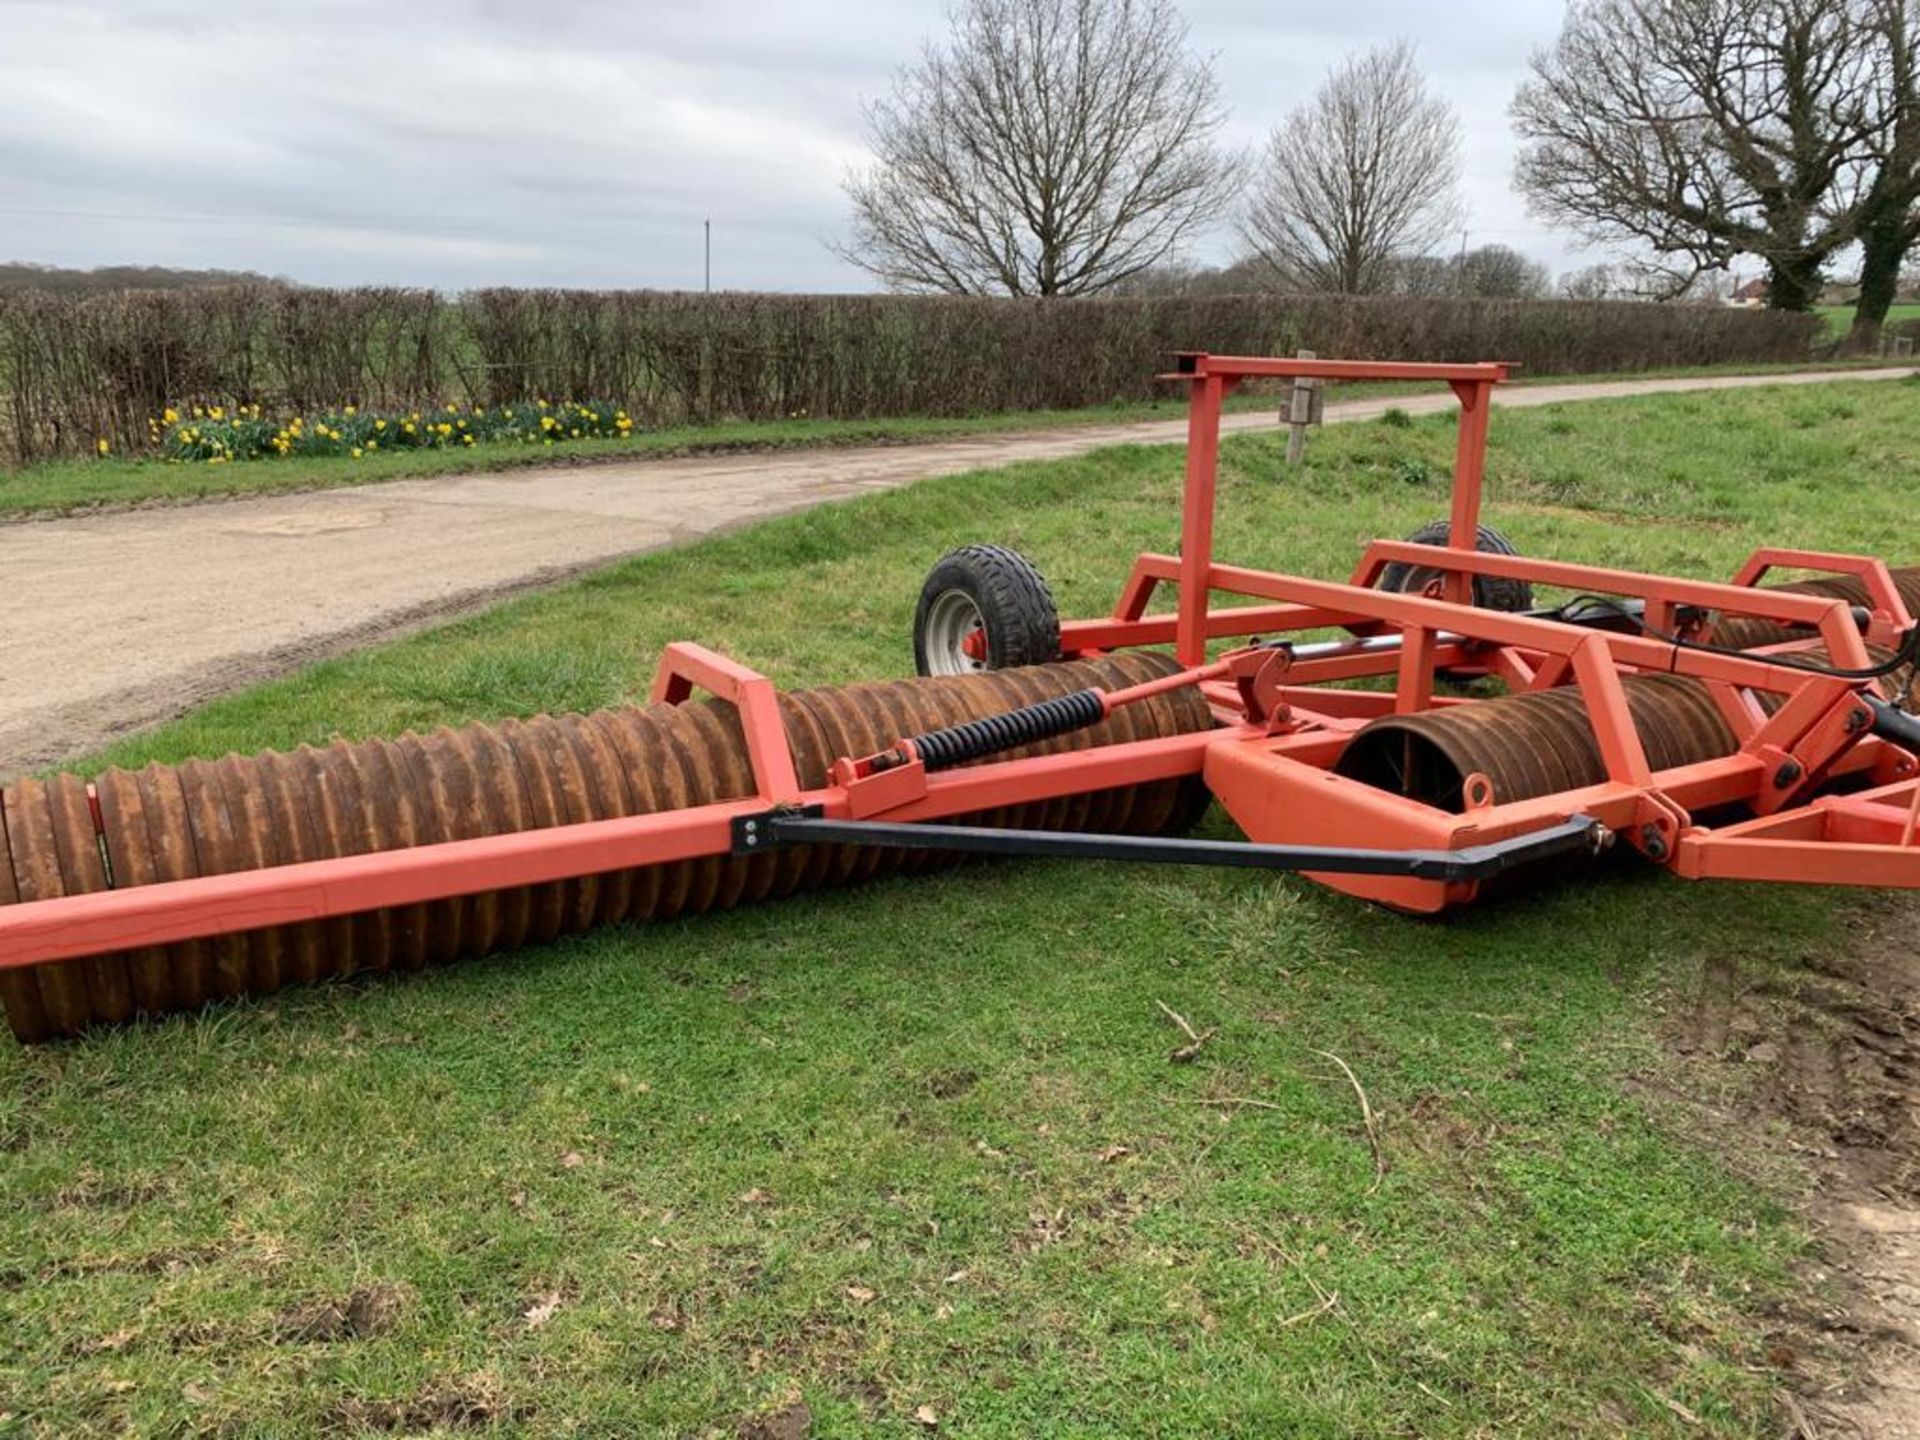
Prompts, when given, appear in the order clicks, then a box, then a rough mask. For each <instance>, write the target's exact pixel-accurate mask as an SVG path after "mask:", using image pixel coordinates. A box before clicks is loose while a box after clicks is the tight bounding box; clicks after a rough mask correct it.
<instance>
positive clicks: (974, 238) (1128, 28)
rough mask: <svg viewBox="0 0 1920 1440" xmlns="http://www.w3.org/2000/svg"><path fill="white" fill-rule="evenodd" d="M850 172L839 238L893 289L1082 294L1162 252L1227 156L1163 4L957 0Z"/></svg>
mask: <svg viewBox="0 0 1920 1440" xmlns="http://www.w3.org/2000/svg"><path fill="white" fill-rule="evenodd" d="M951 20H952V33H951V34H950V36H949V37H948V39H947V42H946V44H945V45H944V46H935V45H929V46H928V48H927V50H926V52H925V53H924V54H923V55H922V56H921V59H920V61H919V63H918V64H916V65H913V66H910V67H908V68H906V69H904V70H903V71H901V72H900V74H899V75H898V76H896V78H895V80H894V85H893V90H892V93H891V94H890V95H889V96H888V98H886V99H884V100H881V101H877V102H875V103H873V104H870V105H869V106H868V107H867V111H866V119H867V131H868V138H869V140H870V142H871V144H872V146H873V150H874V155H875V161H874V164H873V165H872V166H871V167H870V168H868V169H866V170H863V171H860V172H857V173H855V174H852V175H850V176H849V177H848V179H847V181H846V191H847V195H848V197H849V198H850V199H851V200H852V202H853V211H854V219H853V233H852V237H851V239H850V240H849V241H848V242H847V243H846V244H845V245H842V246H836V247H835V248H836V249H837V250H838V252H839V253H840V254H841V255H843V256H845V257H846V258H847V259H849V260H851V261H853V262H854V263H855V264H857V265H860V266H862V267H863V268H865V269H866V270H868V271H870V272H871V273H873V274H874V275H877V276H878V277H880V279H881V280H883V281H885V282H886V284H887V285H888V286H889V287H891V288H893V289H897V290H915V291H940V292H946V293H950V294H959V295H990V294H1005V295H1085V294H1089V293H1092V292H1095V291H1099V290H1104V289H1107V288H1109V287H1111V286H1113V285H1115V284H1118V283H1119V282H1121V281H1123V280H1125V279H1127V278H1128V277H1129V276H1132V275H1136V274H1138V273H1140V272H1141V271H1144V270H1146V269H1148V268H1149V267H1151V266H1154V265H1158V264H1161V263H1163V262H1165V261H1167V260H1168V259H1170V258H1172V257H1173V256H1175V255H1176V254H1177V253H1178V252H1179V250H1180V248H1181V246H1182V244H1183V242H1185V241H1186V240H1187V239H1188V238H1189V237H1190V236H1191V235H1192V233H1193V232H1194V231H1195V230H1196V229H1197V228H1199V227H1201V226H1203V225H1205V224H1206V223H1208V222H1210V221H1211V220H1212V219H1213V218H1214V216H1215V215H1216V214H1217V213H1218V211H1219V210H1220V209H1221V207H1222V206H1223V205H1224V204H1225V203H1226V200H1227V196H1228V194H1229V192H1230V190H1231V187H1232V179H1233V171H1234V162H1233V161H1232V159H1231V158H1230V157H1227V156H1225V155H1223V154H1222V153H1221V151H1220V150H1219V149H1218V147H1217V146H1216V145H1215V143H1214V141H1215V136H1216V133H1217V132H1218V130H1219V128H1220V126H1221V124H1222V123H1223V122H1224V120H1225V118H1226V112H1225V111H1224V110H1223V108H1222V107H1221V104H1220V100H1219V87H1218V84H1217V82H1216V81H1215V78H1214V74H1213V67H1212V64H1211V62H1210V61H1208V60H1205V59H1201V58H1197V57H1195V56H1193V55H1191V54H1189V52H1188V50H1187V45H1186V25H1185V23H1184V22H1183V21H1182V20H1181V19H1180V17H1179V16H1178V14H1177V13H1176V12H1175V10H1174V8H1173V6H1172V4H1171V3H1169V0H958V3H957V5H956V7H955V9H954V10H953V12H952V16H951Z"/></svg>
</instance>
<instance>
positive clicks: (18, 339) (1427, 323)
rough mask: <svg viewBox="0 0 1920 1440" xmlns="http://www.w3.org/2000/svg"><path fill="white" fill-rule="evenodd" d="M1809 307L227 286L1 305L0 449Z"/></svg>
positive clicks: (1417, 347) (1624, 346) (1784, 357)
mask: <svg viewBox="0 0 1920 1440" xmlns="http://www.w3.org/2000/svg"><path fill="white" fill-rule="evenodd" d="M1819 330H1820V322H1819V320H1818V319H1817V317H1814V316H1801V315H1783V314H1777V313H1773V312H1767V311H1753V310H1735V309H1728V308H1721V307H1714V306H1694V305H1686V306H1677V305H1640V304H1630V303H1625V302H1618V301H1553V300H1548V301H1524V300H1467V299H1461V300H1452V299H1405V298H1355V297H1345V296H1329V295H1304V296H1273V295H1253V296H1231V297H1227V296H1222V297H1211V296H1210V297H1204V298H1196V297H1168V298H1162V299H1107V300H1101V299H1095V300H987V299H946V298H933V297H921V296H893V295H846V296H841V295H761V294H720V295H699V294H685V293H676V292H663V291H648V290H627V291H584V290H507V289H498V290H479V291H474V292H471V293H469V294H466V295H461V296H457V297H451V298H449V297H443V296H440V295H438V294H435V293H434V292H431V291H424V290H400V289H382V288H371V287H369V288H363V289H355V290H310V289H300V288H294V287H290V286H279V285H235V286H230V287H221V288H214V289H206V290H194V291H128V292H121V293H115V294H106V295H59V294H48V293H40V292H24V293H19V294H12V295H0V454H7V455H10V456H12V457H13V458H15V459H17V460H19V461H21V462H25V461H29V460H34V459H39V458H43V457H46V456H52V455H61V454H68V455H72V454H83V453H92V452H93V450H94V448H95V446H96V444H97V442H98V441H99V440H101V439H105V440H108V441H109V442H110V443H111V445H112V446H113V447H114V448H115V449H116V450H131V449H139V448H141V447H144V446H146V445H147V444H148V435H149V429H148V424H147V422H148V420H149V418H150V417H152V416H154V415H157V414H159V413H160V412H161V410H162V409H164V407H166V406H167V405H174V406H185V405H189V404H194V403H199V404H207V405H212V404H218V405H222V406H239V405H248V404H260V405H264V406H267V407H268V408H270V409H276V410H288V411H293V412H305V411H309V410H320V409H324V408H327V407H331V406H336V405H344V404H347V403H352V404H356V405H360V406H367V407H381V408H392V409H407V408H424V407H426V406H429V405H435V404H440V403H444V402H446V401H449V400H461V401H466V402H469V403H477V404H482V405H488V406H497V405H501V404H508V403H520V402H524V401H528V400H537V399H540V398H542V397H548V398H550V397H554V396H578V395H592V396H596V397H601V398H604V399H607V400H610V401H612V402H615V403H617V404H620V405H623V406H624V407H626V409H627V410H628V411H629V412H631V414H632V415H633V417H634V419H635V420H636V421H637V422H638V423H640V424H642V425H648V426H654V425H665V424H675V423H684V422H696V423H698V422H705V421H713V420H722V419H748V420H757V419H773V418H780V417H788V416H795V415H810V416H816V417H834V418H843V419H857V418H869V417H875V416H886V415H969V414H985V413H991V412H994V411H1005V410H1034V409H1071V408H1075V407H1078V406H1084V405H1097V404H1104V403H1109V402H1113V401H1124V400H1137V399H1143V398H1146V397H1148V396H1150V395H1152V394H1154V393H1155V391H1154V385H1153V379H1152V377H1153V376H1154V375H1155V374H1156V373H1157V372H1158V371H1160V370H1163V369H1165V368H1166V367H1167V363H1168V357H1169V355H1170V354H1171V352H1173V351H1175V350H1211V351H1214V352H1215V353H1218V354H1288V353H1291V352H1292V351H1294V350H1296V349H1301V348H1305V349H1311V350H1315V351H1317V352H1318V353H1319V354H1321V355H1324V356H1340V357H1342V358H1349V359H1427V360H1483V359H1499V360H1510V361H1514V362H1517V363H1518V364H1519V365H1521V366H1522V367H1523V368H1524V369H1525V370H1526V372H1527V373H1530V374H1571V373H1590V372H1598V371H1612V370H1636V369H1649V368H1654V367H1666V366H1679V365H1711V364H1730V363H1759V362H1779V361H1786V362H1792V361H1797V360H1801V359H1804V358H1805V357H1806V356H1807V355H1808V353H1809V350H1810V348H1811V347H1812V345H1813V344H1814V342H1815V339H1816V337H1817V334H1818V332H1819Z"/></svg>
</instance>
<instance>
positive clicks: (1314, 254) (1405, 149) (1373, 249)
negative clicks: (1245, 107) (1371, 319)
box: [1242, 41, 1461, 294]
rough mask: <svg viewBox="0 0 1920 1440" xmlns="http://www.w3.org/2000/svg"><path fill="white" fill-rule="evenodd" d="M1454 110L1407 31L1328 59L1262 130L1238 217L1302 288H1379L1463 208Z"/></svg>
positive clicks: (1264, 252)
mask: <svg viewBox="0 0 1920 1440" xmlns="http://www.w3.org/2000/svg"><path fill="white" fill-rule="evenodd" d="M1459 180H1460V122H1459V120H1458V119H1457V118H1456V117H1455V115H1454V113H1453V109H1452V107H1451V106H1450V105H1448V104H1447V102H1446V101H1445V100H1443V99H1441V98H1439V97H1438V96H1436V95H1433V94H1432V93H1430V92H1429V91H1428V89H1427V84H1426V81H1425V79H1424V78H1423V77H1422V75H1421V74H1420V69H1419V67H1418V65H1417V64H1415V61H1414V52H1413V46H1412V45H1410V44H1409V43H1407V42H1406V41H1400V42H1397V43H1395V44H1392V45H1388V46H1384V47H1382V48H1379V49H1376V50H1371V51H1368V52H1367V53H1366V54H1364V55H1360V56H1356V57H1355V58H1353V59H1350V60H1348V61H1347V62H1346V63H1345V64H1343V65H1341V66H1339V67H1338V68H1336V69H1335V70H1333V71H1332V72H1331V73H1330V74H1329V75H1328V76H1327V78H1326V80H1325V82H1324V83H1323V84H1322V85H1321V87H1320V89H1319V91H1318V92H1317V93H1316V94H1315V95H1314V97H1313V99H1312V100H1311V101H1309V102H1308V103H1307V104H1306V105H1304V106H1302V107H1300V108H1299V109H1297V110H1295V111H1294V112H1293V113H1292V114H1291V115H1289V116H1288V117H1287V118H1286V120H1285V121H1284V122H1283V123H1282V124H1280V125H1279V126H1278V127H1277V128H1276V129H1275V130H1274V132H1273V134H1272V135H1271V136H1270V137H1269V139H1268V143H1267V154H1266V160H1265V164H1264V166H1263V167H1262V169H1261V173H1260V175H1259V177H1258V180H1257V183H1256V185H1255V188H1254V193H1253V197H1252V199H1251V201H1250V202H1249V204H1248V206H1247V210H1246V214H1245V216H1244V217H1243V219H1242V229H1243V230H1244V232H1245V234H1246V238H1247V241H1248V242H1249V243H1250V244H1251V245H1253V247H1254V248H1255V249H1257V250H1258V251H1259V252H1260V253H1261V254H1262V255H1263V256H1265V257H1266V259H1267V261H1268V263H1269V264H1271V265H1272V266H1273V267H1274V269H1275V270H1277V271H1279V272H1280V274H1281V275H1282V276H1284V277H1286V278H1287V279H1288V280H1289V281H1290V282H1291V283H1293V284H1295V285H1297V286H1299V287H1300V288H1302V289H1313V290H1332V291H1338V292H1340V293H1342V294H1367V293H1371V292H1374V291H1378V290H1381V289H1384V288H1385V287H1386V285H1387V283H1388V280H1389V277H1390V272H1391V269H1392V265H1393V262H1394V261H1395V260H1397V259H1401V258H1403V257H1406V256H1409V255H1417V254H1418V253H1420V252H1421V251H1423V250H1426V249H1428V248H1430V247H1431V246H1432V245H1434V244H1435V243H1436V242H1437V241H1438V240H1439V239H1440V238H1441V236H1442V235H1444V234H1445V233H1446V232H1447V231H1448V230H1449V229H1451V228H1452V226H1453V225H1454V224H1455V223H1456V221H1457V219H1458V217H1459V216H1460V214H1461V207H1460V202H1459V198H1458V190H1459Z"/></svg>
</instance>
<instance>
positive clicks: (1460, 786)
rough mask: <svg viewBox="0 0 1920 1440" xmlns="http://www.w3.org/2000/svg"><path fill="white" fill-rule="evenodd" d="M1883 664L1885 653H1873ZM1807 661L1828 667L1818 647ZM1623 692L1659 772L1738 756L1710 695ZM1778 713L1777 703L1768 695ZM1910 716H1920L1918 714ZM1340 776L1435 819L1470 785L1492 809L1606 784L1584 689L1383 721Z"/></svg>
mask: <svg viewBox="0 0 1920 1440" xmlns="http://www.w3.org/2000/svg"><path fill="white" fill-rule="evenodd" d="M1868 655H1869V656H1870V658H1872V659H1873V660H1874V661H1875V662H1876V663H1878V662H1881V661H1884V660H1887V659H1888V658H1890V654H1889V652H1888V651H1885V650H1882V649H1880V648H1878V647H1876V646H1869V647H1868ZM1806 658H1807V659H1808V660H1812V661H1816V662H1818V661H1822V660H1824V659H1825V658H1826V652H1825V651H1824V650H1822V649H1820V648H1818V647H1815V648H1813V649H1811V650H1809V651H1808V652H1807V655H1806ZM1620 688H1621V689H1622V690H1623V691H1624V692H1625V694H1626V698H1627V710H1628V712H1629V713H1630V714H1631V715H1632V716H1633V723H1634V728H1635V729H1636V730H1637V731H1638V732H1639V734H1640V743H1641V745H1642V746H1643V747H1644V748H1645V749H1646V752H1647V764H1648V765H1649V766H1650V767H1651V768H1652V769H1654V770H1656V771H1659V770H1668V769H1672V768H1673V767H1675V766H1677V765H1692V764H1695V763H1697V762H1699V761H1702V760H1714V759H1718V758H1719V757H1721V756H1723V755H1731V754H1732V753H1733V752H1734V751H1735V750H1737V749H1738V748H1739V742H1738V741H1737V740H1736V739H1735V737H1734V733H1733V730H1732V728H1731V727H1729V726H1728V724H1727V722H1726V719H1725V717H1724V716H1722V715H1721V713H1720V710H1719V707H1718V706H1716V705H1715V704H1714V702H1713V696H1712V695H1711V694H1710V693H1709V691H1708V689H1707V687H1706V685H1705V684H1704V683H1703V682H1701V681H1699V680H1694V679H1691V678H1689V677H1687V676H1684V675H1627V676H1624V677H1622V679H1621V681H1620ZM1759 699H1760V704H1761V706H1762V707H1763V708H1765V709H1767V710H1769V711H1771V710H1774V709H1776V708H1778V706H1779V704H1780V697H1779V696H1777V695H1761V696H1760V697H1759ZM1908 708H1913V707H1912V706H1911V705H1910V706H1909V707H1908ZM1334 768H1335V770H1336V771H1337V772H1338V773H1339V774H1341V775H1344V776H1346V777H1347V778H1348V779H1351V780H1360V781H1364V782H1365V783H1366V784H1369V785H1372V786H1375V787H1377V788H1379V789H1382V790H1389V791H1392V792H1393V793H1394V794H1396V795H1405V796H1407V797H1408V798H1409V799H1413V800H1418V801H1420V802H1421V803H1423V804H1426V805H1431V806H1433V807H1434V808H1435V809H1439V810H1446V811H1450V812H1452V813H1455V814H1458V813H1460V812H1461V811H1463V810H1464V809H1465V808H1466V798H1465V795H1464V793H1463V792H1464V787H1465V784H1466V780H1467V777H1468V776H1470V775H1473V774H1476V773H1478V774H1482V775H1485V776H1486V777H1487V779H1488V780H1490V781H1492V783H1493V799H1494V803H1495V804H1499V803H1502V802H1504V801H1508V800H1533V799H1537V798H1539V797H1540V796H1542V795H1553V794H1558V793H1560V792H1561V791H1566V790H1577V789H1580V788H1581V787H1582V786H1586V785H1597V784H1599V783H1600V782H1601V781H1603V780H1605V779H1606V778H1607V772H1606V765H1605V763H1604V762H1603V761H1602V760H1601V758H1600V745H1599V742H1598V740H1596V739H1595V738H1594V733H1593V723H1592V721H1591V719H1590V718H1589V716H1588V713H1587V706H1586V701H1585V698H1584V697H1583V696H1582V694H1581V693H1580V690H1579V688H1578V687H1577V686H1571V685H1569V686H1564V687H1562V688H1559V689H1555V690H1540V691H1531V692H1528V693H1526V694H1521V695H1506V696H1501V697H1499V698H1497V699H1493V700H1480V701H1475V702H1474V703H1473V704H1471V705H1450V706H1447V707H1446V708H1444V709H1439V710H1424V711H1421V712H1420V713H1418V714H1414V715H1383V716H1381V717H1380V718H1379V719H1377V720H1372V721H1369V722H1368V723H1367V724H1366V725H1365V726H1363V727H1362V728H1361V729H1360V730H1359V731H1358V732H1357V733H1356V734H1355V735H1354V737H1353V739H1352V741H1351V742H1349V743H1348V745H1347V748H1346V750H1345V751H1343V752H1342V754H1341V756H1340V759H1339V762H1338V763H1337V764H1336V765H1335V767H1334Z"/></svg>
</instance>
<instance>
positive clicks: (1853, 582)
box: [1713, 566, 1920, 650]
mask: <svg viewBox="0 0 1920 1440" xmlns="http://www.w3.org/2000/svg"><path fill="white" fill-rule="evenodd" d="M1889 573H1890V574H1891V575H1892V576H1893V588H1894V589H1895V590H1897V591H1899V593H1900V598H1901V599H1902V600H1904V601H1905V602H1906V605H1907V613H1908V614H1910V615H1914V616H1920V566H1909V567H1907V568H1905V569H1895V570H1892V571H1890V572H1889ZM1761 588H1763V589H1766V590H1784V591H1787V592H1788V593H1790V594H1794V595H1818V596H1821V597H1823V598H1826V599H1831V600H1845V601H1846V602H1847V603H1848V604H1849V605H1865V604H1866V603H1867V586H1866V582H1865V581H1864V580H1861V579H1860V578H1859V577H1858V576H1855V575H1821V576H1819V577H1817V578H1815V579H1812V580H1789V581H1787V582H1786V583H1785V584H1781V585H1766V586H1763V587H1761ZM1806 633H1807V632H1806V631H1804V630H1796V629H1795V627H1793V626H1790V625H1783V624H1781V623H1780V622H1779V621H1778V620H1764V619H1761V618H1760V617H1759V616H1757V615H1729V616H1727V617H1725V618H1724V619H1722V620H1721V621H1720V623H1719V624H1718V625H1716V626H1715V627H1714V631H1713V643H1714V644H1715V645H1721V646H1725V647H1726V648H1728V649H1730V650H1752V649H1754V648H1755V647H1756V646H1760V645H1779V644H1782V643H1784V642H1785V641H1788V640H1791V639H1793V638H1794V637H1795V636H1796V635H1802V636H1804V635H1805V634H1806Z"/></svg>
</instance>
